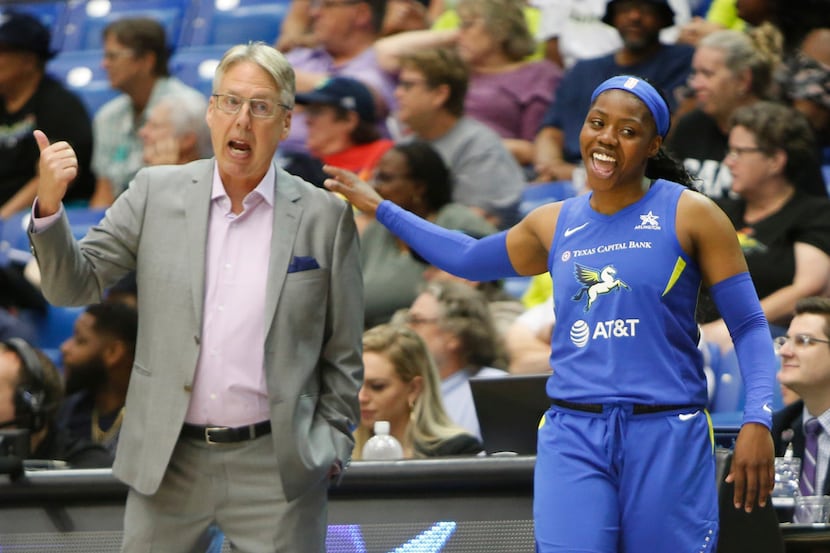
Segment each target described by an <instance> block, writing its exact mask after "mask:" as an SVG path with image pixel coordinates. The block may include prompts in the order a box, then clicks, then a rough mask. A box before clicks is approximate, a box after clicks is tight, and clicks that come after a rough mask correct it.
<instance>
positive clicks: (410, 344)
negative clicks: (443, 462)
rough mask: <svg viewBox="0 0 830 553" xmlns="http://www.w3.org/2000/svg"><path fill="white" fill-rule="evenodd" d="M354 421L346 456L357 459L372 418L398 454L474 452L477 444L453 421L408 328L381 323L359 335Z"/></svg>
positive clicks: (430, 364) (425, 353) (432, 367)
mask: <svg viewBox="0 0 830 553" xmlns="http://www.w3.org/2000/svg"><path fill="white" fill-rule="evenodd" d="M363 365H364V377H363V386H362V387H361V388H360V393H359V395H358V398H359V400H360V426H359V427H358V428H357V430H356V431H355V433H354V434H355V448H354V454H353V456H352V458H353V459H354V460H360V459H361V458H362V456H361V453H362V451H363V446H364V445H365V444H366V441H367V440H368V439H369V438H371V437H372V428H373V427H374V424H375V421H379V420H385V421H388V422H389V427H390V431H389V433H390V434H391V435H392V436H394V437H395V438H397V439H398V441H399V442H400V443H401V445H402V446H403V452H404V458H405V459H412V458H425V457H439V456H446V455H476V454H478V453H480V452H481V451H482V446H481V443H480V442H479V441H478V439H476V438H475V437H474V436H472V435H471V434H468V433H467V432H466V431H465V430H464V429H463V428H461V427H459V426H456V425H455V424H453V423H452V422H451V421H450V419H449V417H448V416H447V413H446V411H444V405H443V403H442V401H441V391H440V387H439V380H438V371H437V369H436V368H435V363H434V362H433V360H432V358H431V356H430V354H429V351H428V350H427V347H426V344H424V341H423V340H422V339H421V338H420V336H418V334H416V333H415V332H414V331H413V330H411V329H409V328H407V327H405V326H399V325H393V324H383V325H379V326H376V327H374V328H371V329H369V330H367V331H366V332H365V333H364V334H363Z"/></svg>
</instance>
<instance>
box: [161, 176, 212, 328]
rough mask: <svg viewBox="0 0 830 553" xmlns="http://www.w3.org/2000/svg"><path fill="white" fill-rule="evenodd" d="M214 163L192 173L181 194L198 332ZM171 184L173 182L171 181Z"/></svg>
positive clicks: (201, 308)
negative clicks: (183, 203)
mask: <svg viewBox="0 0 830 553" xmlns="http://www.w3.org/2000/svg"><path fill="white" fill-rule="evenodd" d="M215 163H216V162H215V160H211V163H206V164H204V167H206V168H207V170H206V171H205V172H203V173H196V174H194V175H193V178H192V180H191V181H190V182H189V183H187V184H186V185H185V186H186V189H185V193H184V202H185V205H184V211H185V218H186V226H187V244H188V248H187V255H188V256H189V257H190V260H189V264H188V266H189V268H190V290H191V292H192V294H193V306H194V308H195V310H196V313H195V316H196V324H197V326H198V329H197V330H198V331H201V328H202V314H203V310H204V309H203V304H204V301H205V270H206V267H205V262H206V261H205V259H206V255H207V233H208V216H209V215H210V196H211V189H212V187H213V168H214V165H215ZM171 186H175V185H173V184H171ZM171 239H172V237H171Z"/></svg>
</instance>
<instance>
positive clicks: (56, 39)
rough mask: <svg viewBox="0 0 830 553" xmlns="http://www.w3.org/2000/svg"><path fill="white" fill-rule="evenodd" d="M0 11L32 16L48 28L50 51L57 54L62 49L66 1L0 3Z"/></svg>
mask: <svg viewBox="0 0 830 553" xmlns="http://www.w3.org/2000/svg"><path fill="white" fill-rule="evenodd" d="M0 9H2V10H15V11H19V12H25V13H30V14H32V15H34V16H35V17H37V18H38V19H40V21H41V22H42V23H43V24H44V25H46V26H47V27H49V30H50V31H51V33H52V49H53V50H55V51H56V52H58V51H60V49H61V48H62V47H63V33H64V29H65V27H66V0H62V1H59V2H48V1H45V2H23V1H12V2H2V3H0Z"/></svg>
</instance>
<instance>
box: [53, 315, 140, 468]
mask: <svg viewBox="0 0 830 553" xmlns="http://www.w3.org/2000/svg"><path fill="white" fill-rule="evenodd" d="M137 329H138V313H137V312H136V310H135V308H133V307H130V306H129V305H126V304H124V303H119V302H111V303H110V302H108V303H97V304H93V305H90V306H89V307H87V308H86V310H85V311H84V312H83V313H81V315H80V316H79V317H78V319H77V320H76V321H75V327H74V329H73V332H72V336H70V337H69V338H68V339H67V340H66V341H65V342H64V343H63V344H62V345H61V355H62V356H63V366H64V376H65V378H66V394H67V398H66V400H65V401H64V404H63V408H62V409H61V412H60V416H59V420H60V424H61V425H62V426H63V427H65V428H66V429H67V430H68V432H69V434H70V435H71V436H74V437H77V438H82V439H85V440H91V441H93V442H95V443H98V444H101V445H103V446H104V447H106V448H107V449H108V450H109V451H110V452H111V453H112V454H113V455H114V454H115V447H116V445H117V444H118V433H119V431H120V429H121V421H122V419H123V418H124V404H125V402H126V399H127V385H128V383H129V381H130V373H131V372H132V368H133V359H134V358H135V340H136V332H137Z"/></svg>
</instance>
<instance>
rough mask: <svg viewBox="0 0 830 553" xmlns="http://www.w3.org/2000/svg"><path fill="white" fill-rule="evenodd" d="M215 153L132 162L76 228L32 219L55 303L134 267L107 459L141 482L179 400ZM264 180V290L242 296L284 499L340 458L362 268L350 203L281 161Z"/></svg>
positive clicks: (354, 369) (351, 388) (199, 290)
mask: <svg viewBox="0 0 830 553" xmlns="http://www.w3.org/2000/svg"><path fill="white" fill-rule="evenodd" d="M214 165H215V162H214V160H201V161H196V162H193V163H189V164H187V165H181V166H162V167H151V168H148V169H144V170H142V171H140V172H139V173H138V175H136V178H135V180H134V181H133V183H132V184H131V185H130V187H129V189H128V190H127V191H126V192H124V193H123V194H122V195H121V196H119V198H118V199H117V200H116V202H115V203H114V204H113V205H112V207H111V208H110V209H109V210H107V212H106V215H105V217H104V220H103V221H102V222H101V224H100V225H99V226H96V227H94V228H92V229H91V230H90V231H89V233H88V234H87V235H86V236H85V237H84V238H83V239H82V240H81V241H80V242H75V240H74V239H73V238H72V235H71V233H70V230H69V226H68V222H67V219H66V216H64V217H63V218H62V220H61V221H60V222H59V223H56V224H54V225H52V226H50V227H49V228H47V229H44V230H42V231H41V232H37V233H35V232H32V230H31V229H30V240H31V243H32V248H33V251H34V253H35V256H36V257H37V260H38V264H39V265H40V270H41V275H42V285H43V292H44V294H45V296H46V298H47V299H48V300H49V301H50V302H52V303H54V304H58V305H84V304H89V303H94V302H98V301H100V300H101V297H102V294H103V292H104V291H105V289H106V288H107V287H109V286H110V285H112V284H113V283H115V282H116V281H117V280H118V279H119V278H120V277H121V276H122V275H124V274H125V273H126V272H128V271H130V270H133V269H135V270H136V271H137V281H138V290H139V297H140V300H139V307H138V309H139V318H138V320H139V327H138V341H137V345H136V355H135V364H134V366H133V372H132V376H131V379H130V387H129V392H128V394H127V406H126V415H125V419H124V425H123V427H122V430H121V435H120V438H119V445H118V451H117V455H116V460H115V464H114V466H113V472H114V474H115V475H116V476H117V477H118V478H120V479H121V480H123V481H124V482H126V483H127V484H128V485H130V486H131V487H132V488H134V489H135V490H136V491H138V492H140V493H143V494H152V493H154V492H155V491H156V490H157V489H158V486H159V483H160V482H161V479H162V476H163V475H164V472H165V470H166V468H167V465H168V462H169V460H170V456H171V454H172V452H173V447H174V446H175V445H176V441H177V439H178V436H179V432H180V430H181V426H182V423H183V422H184V417H185V413H186V411H187V407H188V402H189V401H190V389H191V386H192V383H193V378H194V372H195V367H196V361H197V358H198V356H199V348H200V347H201V344H200V334H201V329H202V315H203V303H204V292H205V255H206V236H207V228H208V213H209V207H210V193H211V183H212V179H213V171H214ZM276 182H277V185H276V194H275V205H274V228H273V238H272V241H271V257H270V263H269V267H268V290H267V294H266V304H265V305H264V306H251V309H257V308H261V309H264V310H265V314H266V317H265V320H266V335H265V336H266V338H265V371H266V382H267V386H268V394H269V402H270V411H271V425H272V429H273V433H272V437H273V440H274V445H275V449H276V451H277V464H278V466H279V468H280V472H281V478H282V482H283V487H284V489H285V493H286V496H287V498H288V499H289V500H291V499H293V498H295V497H297V496H299V495H301V494H302V493H303V492H305V491H306V490H307V489H309V487H310V486H312V485H314V484H316V483H319V482H320V481H321V480H322V479H324V478H325V475H326V472H327V471H328V469H329V468H330V467H331V465H332V463H333V462H334V461H335V460H336V459H339V460H341V461H342V462H343V464H344V465H346V464H347V463H348V461H349V460H350V459H351V452H352V446H353V443H354V442H353V438H352V435H351V430H352V428H354V426H355V425H356V424H357V422H358V420H359V414H360V412H359V407H358V403H357V392H358V389H359V387H360V383H361V380H362V370H363V365H362V361H361V337H362V330H363V281H362V276H361V271H360V256H359V252H358V239H357V234H356V231H355V225H354V220H353V217H352V210H351V208H350V207H349V206H348V204H346V202H344V201H343V200H342V199H339V198H337V197H336V196H334V195H333V194H331V193H329V192H327V191H325V190H322V189H319V188H315V187H314V186H312V185H310V184H308V183H307V182H305V181H303V180H301V179H299V178H297V177H295V176H293V175H290V174H288V173H286V172H285V171H283V170H281V169H277V178H276ZM298 258H300V259H299V260H298ZM309 258H313V260H315V261H316V263H313V262H312V263H308V262H309V261H310V259H309ZM316 265H319V268H314V267H315V266H316ZM236 339H239V340H245V339H246V337H245V336H238V337H236Z"/></svg>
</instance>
